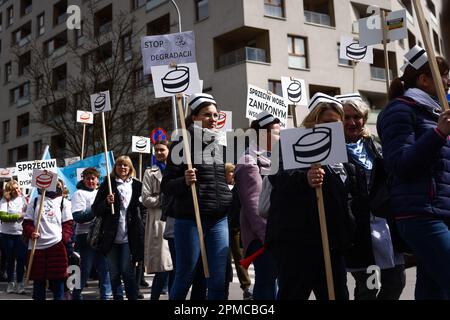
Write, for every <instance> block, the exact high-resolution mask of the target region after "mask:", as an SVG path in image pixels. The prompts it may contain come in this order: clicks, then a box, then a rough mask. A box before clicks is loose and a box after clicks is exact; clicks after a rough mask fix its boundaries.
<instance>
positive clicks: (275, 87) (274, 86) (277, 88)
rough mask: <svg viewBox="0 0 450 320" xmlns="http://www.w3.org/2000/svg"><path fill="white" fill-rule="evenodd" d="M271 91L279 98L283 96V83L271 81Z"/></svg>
mask: <svg viewBox="0 0 450 320" xmlns="http://www.w3.org/2000/svg"><path fill="white" fill-rule="evenodd" d="M269 91H270V92H273V93H275V94H277V95H279V96H283V91H282V89H281V81H279V80H269Z"/></svg>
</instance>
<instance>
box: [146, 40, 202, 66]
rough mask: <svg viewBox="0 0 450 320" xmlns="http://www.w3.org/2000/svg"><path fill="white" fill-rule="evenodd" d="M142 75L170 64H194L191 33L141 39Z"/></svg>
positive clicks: (193, 41)
mask: <svg viewBox="0 0 450 320" xmlns="http://www.w3.org/2000/svg"><path fill="white" fill-rule="evenodd" d="M141 51H142V57H143V59H144V74H150V73H151V70H150V68H151V67H155V66H167V65H170V64H171V63H177V64H180V63H195V36H194V32H193V31H187V32H181V33H172V34H165V35H160V36H149V37H143V38H141Z"/></svg>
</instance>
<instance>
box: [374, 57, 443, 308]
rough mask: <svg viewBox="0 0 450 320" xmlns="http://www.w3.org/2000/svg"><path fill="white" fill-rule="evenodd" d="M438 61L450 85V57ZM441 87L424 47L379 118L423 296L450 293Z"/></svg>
mask: <svg viewBox="0 0 450 320" xmlns="http://www.w3.org/2000/svg"><path fill="white" fill-rule="evenodd" d="M413 49H414V48H413ZM437 64H438V67H439V72H440V75H441V79H442V83H443V85H444V88H445V90H446V91H447V90H448V88H449V78H448V77H449V66H448V63H447V62H446V61H445V60H444V59H442V58H437ZM437 87H438V86H437V84H436V83H434V81H433V78H432V73H431V68H430V64H429V62H428V58H427V55H426V52H425V50H422V51H418V52H416V53H415V54H414V57H413V58H412V59H409V60H408V65H407V66H406V69H405V71H404V73H403V76H402V77H401V78H397V79H395V80H394V81H393V82H392V84H391V87H390V92H389V99H390V102H389V104H388V105H387V106H386V108H385V109H384V110H383V112H382V113H381V114H380V116H379V117H378V123H377V128H378V133H379V135H380V138H381V141H382V146H383V155H384V161H385V166H386V169H387V171H388V174H389V175H390V176H391V177H392V181H391V183H390V201H391V213H392V215H393V216H394V218H395V220H396V224H397V227H398V230H399V233H400V235H401V237H402V238H403V239H404V240H405V241H406V242H407V244H408V245H409V246H410V247H411V249H412V250H413V252H414V254H415V255H416V258H417V282H416V290H415V298H416V299H418V300H423V299H433V300H434V299H445V300H448V299H450V273H449V272H448V270H449V268H450V231H449V221H450V142H449V136H450V111H448V110H447V111H444V110H443V108H442V107H441V105H440V103H439V101H438V100H437V98H436V97H437V96H438V94H439V92H438V91H437Z"/></svg>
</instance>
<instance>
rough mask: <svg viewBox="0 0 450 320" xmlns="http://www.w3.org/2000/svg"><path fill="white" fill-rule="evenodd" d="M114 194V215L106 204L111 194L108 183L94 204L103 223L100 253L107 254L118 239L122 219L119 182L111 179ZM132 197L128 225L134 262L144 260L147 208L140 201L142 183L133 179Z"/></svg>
mask: <svg viewBox="0 0 450 320" xmlns="http://www.w3.org/2000/svg"><path fill="white" fill-rule="evenodd" d="M111 188H112V192H113V193H114V194H115V195H116V196H115V202H114V215H113V214H112V213H111V206H110V205H108V204H107V202H106V196H107V195H108V194H109V190H108V182H107V181H106V180H105V181H104V182H103V183H102V184H101V185H100V188H99V190H98V193H97V196H96V197H95V200H94V203H93V204H92V211H93V212H94V215H95V216H101V217H102V219H103V221H102V237H101V239H102V240H101V247H100V249H99V250H100V252H102V253H103V254H105V255H106V254H107V253H108V252H109V251H110V250H111V247H112V245H113V243H114V239H115V238H116V234H117V228H118V226H119V218H120V196H119V190H118V189H117V182H116V180H115V179H114V178H111ZM132 189H133V192H132V195H131V200H130V204H129V205H128V209H127V215H126V223H127V226H128V245H129V247H130V252H131V258H132V260H133V262H138V261H142V260H144V235H145V229H144V223H143V220H142V214H143V212H144V211H145V210H146V208H145V207H144V206H143V205H142V203H141V202H140V201H139V197H140V196H141V193H142V183H141V182H139V181H138V180H136V179H133V184H132Z"/></svg>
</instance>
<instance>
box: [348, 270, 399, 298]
mask: <svg viewBox="0 0 450 320" xmlns="http://www.w3.org/2000/svg"><path fill="white" fill-rule="evenodd" d="M352 276H353V278H355V300H398V299H400V295H401V294H402V291H403V288H404V287H405V282H406V274H405V266H404V265H402V264H401V265H397V266H395V267H394V268H390V269H382V270H381V274H380V282H381V288H380V289H379V290H378V289H376V288H373V289H369V288H368V286H367V280H368V279H369V277H371V276H372V274H371V273H367V272H366V271H358V272H352Z"/></svg>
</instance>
